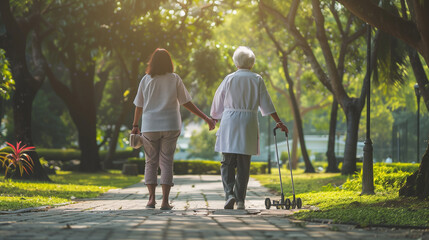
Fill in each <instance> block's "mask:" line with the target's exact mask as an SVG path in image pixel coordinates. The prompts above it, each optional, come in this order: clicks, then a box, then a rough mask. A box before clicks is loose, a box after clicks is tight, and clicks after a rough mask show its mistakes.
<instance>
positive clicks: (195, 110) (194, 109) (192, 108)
mask: <svg viewBox="0 0 429 240" xmlns="http://www.w3.org/2000/svg"><path fill="white" fill-rule="evenodd" d="M183 106H184V107H185V108H186V109H188V110H189V111H190V112H191V113H193V114H195V115H197V116H198V117H200V118H202V119H203V120H204V121H206V123H207V124H208V125H209V130H213V129H214V128H215V127H216V122H215V121H214V120H213V119H211V118H209V117H207V115H206V114H204V113H203V112H201V110H200V109H199V108H198V107H197V106H195V104H193V103H192V102H191V101H189V102H187V103H185V104H183Z"/></svg>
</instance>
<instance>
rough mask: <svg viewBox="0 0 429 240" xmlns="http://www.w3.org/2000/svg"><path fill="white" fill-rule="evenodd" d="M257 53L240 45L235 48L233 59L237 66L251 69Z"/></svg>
mask: <svg viewBox="0 0 429 240" xmlns="http://www.w3.org/2000/svg"><path fill="white" fill-rule="evenodd" d="M255 59H256V57H255V54H254V53H253V52H252V50H250V48H248V47H243V46H239V47H238V48H237V50H235V52H234V55H233V56H232V60H233V61H234V64H235V66H236V67H237V68H246V69H251V68H252V67H253V64H255Z"/></svg>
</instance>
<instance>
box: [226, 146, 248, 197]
mask: <svg viewBox="0 0 429 240" xmlns="http://www.w3.org/2000/svg"><path fill="white" fill-rule="evenodd" d="M222 155H223V159H222V162H221V163H222V166H221V168H220V173H221V175H222V183H223V189H224V191H225V200H228V199H229V198H230V197H235V199H236V200H237V202H244V200H245V199H246V191H247V184H248V182H249V172H250V158H251V157H252V156H251V155H244V154H235V153H223V154H222ZM235 169H237V175H236V174H235V172H236V171H235Z"/></svg>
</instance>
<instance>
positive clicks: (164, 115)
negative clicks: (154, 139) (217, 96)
mask: <svg viewBox="0 0 429 240" xmlns="http://www.w3.org/2000/svg"><path fill="white" fill-rule="evenodd" d="M191 100H192V98H191V96H190V95H189V93H188V90H186V87H185V85H184V84H183V81H182V79H181V78H180V76H179V75H177V74H175V73H167V74H164V75H157V76H155V77H153V78H152V77H151V76H150V75H148V74H146V75H145V76H144V77H143V78H142V80H141V81H140V85H139V88H138V91H137V95H136V97H135V99H134V105H136V106H137V107H141V108H143V114H142V128H141V131H142V132H161V131H176V130H180V129H181V125H182V119H181V116H180V105H182V104H184V103H187V102H189V101H191Z"/></svg>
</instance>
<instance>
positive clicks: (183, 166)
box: [127, 158, 267, 175]
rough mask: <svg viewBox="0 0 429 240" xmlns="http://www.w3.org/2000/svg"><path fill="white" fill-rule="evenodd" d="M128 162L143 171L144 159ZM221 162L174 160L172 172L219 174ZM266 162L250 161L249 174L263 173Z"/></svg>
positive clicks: (132, 159)
mask: <svg viewBox="0 0 429 240" xmlns="http://www.w3.org/2000/svg"><path fill="white" fill-rule="evenodd" d="M127 162H128V163H134V164H137V165H138V168H139V173H144V168H145V159H144V158H128V159H127ZM220 166H221V163H220V162H218V161H210V160H175V161H174V168H173V169H174V174H177V175H185V174H220ZM266 169H267V163H261V162H251V163H250V174H265V173H266Z"/></svg>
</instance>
